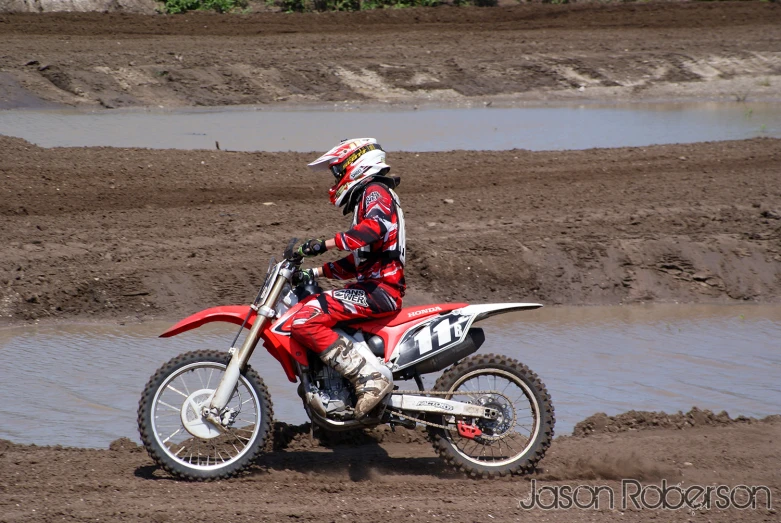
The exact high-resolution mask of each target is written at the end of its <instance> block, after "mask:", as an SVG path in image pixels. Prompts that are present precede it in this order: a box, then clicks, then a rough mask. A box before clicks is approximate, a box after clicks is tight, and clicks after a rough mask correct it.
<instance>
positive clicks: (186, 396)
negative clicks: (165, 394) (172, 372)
mask: <svg viewBox="0 0 781 523" xmlns="http://www.w3.org/2000/svg"><path fill="white" fill-rule="evenodd" d="M165 388H166V389H171V390H172V391H174V392H175V393H177V394H179V395H180V396H183V397H185V398H188V397H189V396H190V395H189V394H185V393H184V392H182V391H180V390H177V389H175V388H173V387H172V386H171V385H166V386H165Z"/></svg>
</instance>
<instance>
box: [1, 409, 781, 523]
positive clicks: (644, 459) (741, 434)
mask: <svg viewBox="0 0 781 523" xmlns="http://www.w3.org/2000/svg"><path fill="white" fill-rule="evenodd" d="M693 412H694V411H693ZM697 413H699V414H704V415H706V416H707V415H709V413H707V411H704V412H703V411H697ZM697 413H695V414H696V415H699V414H697ZM641 414H644V415H645V417H650V418H661V417H664V416H665V415H664V414H663V413H641ZM689 414H691V413H689ZM684 416H685V415H684ZM634 417H635V416H634V415H631V414H627V415H624V422H625V424H626V423H628V424H631V425H633V427H634V428H635V429H636V430H632V431H630V432H622V433H618V434H616V433H600V434H593V435H591V436H589V437H564V438H557V439H556V440H555V441H554V442H553V445H552V446H551V448H550V450H549V451H548V454H547V456H546V457H545V459H544V460H543V461H542V462H541V463H540V465H541V468H540V469H539V470H538V471H537V473H535V474H533V475H532V476H526V477H511V478H504V479H500V480H493V481H478V480H472V479H467V478H466V477H465V476H463V475H461V474H457V473H454V472H451V471H450V470H449V469H447V468H445V466H444V465H443V464H442V462H440V460H439V459H437V458H436V457H435V454H434V451H433V449H432V447H431V445H430V444H428V442H427V441H426V440H425V437H424V436H423V434H422V433H420V431H415V432H410V431H407V430H405V429H398V430H397V432H396V433H395V434H393V433H390V432H388V431H387V430H383V431H382V432H380V433H375V434H373V435H371V436H366V437H363V438H360V441H358V440H351V441H350V442H349V444H334V443H333V442H331V443H329V444H328V445H327V446H322V445H320V444H318V443H317V441H315V443H314V444H313V443H312V442H311V441H310V440H309V435H308V433H306V430H302V428H297V427H284V426H278V427H277V431H276V433H277V435H278V436H279V438H278V440H277V443H278V445H277V447H276V450H275V451H273V452H270V453H267V454H264V455H262V456H261V458H260V460H259V462H258V466H257V467H255V468H254V469H251V470H250V472H249V473H247V474H246V475H244V476H243V477H240V478H237V479H233V480H230V481H222V482H216V483H185V482H180V481H173V480H172V479H171V478H170V477H168V476H167V475H166V474H165V473H164V472H162V471H161V470H159V469H157V468H156V467H155V466H154V464H153V463H152V461H151V460H150V459H149V458H148V457H147V456H146V453H145V452H144V451H143V449H141V448H139V447H137V446H136V444H135V443H133V442H131V441H130V440H127V439H121V440H117V441H115V442H113V443H112V444H111V448H110V449H109V450H89V449H71V448H61V447H36V446H27V445H15V444H12V443H9V442H7V441H2V440H0V493H2V495H0V521H3V522H9V523H10V522H14V523H21V522H27V521H29V522H40V521H61V520H68V521H87V520H89V521H95V520H100V521H154V522H188V523H198V522H212V521H217V520H219V521H226V522H227V521H231V522H250V521H253V522H254V521H275V522H276V521H369V520H372V519H376V518H378V517H381V518H382V519H384V520H387V521H426V522H428V521H459V522H460V521H469V522H492V521H501V522H504V521H562V522H574V523H580V522H587V521H589V522H591V521H604V520H606V519H609V518H620V519H621V521H638V522H639V521H643V522H645V521H659V520H662V521H669V522H678V521H681V522H690V521H695V522H702V523H705V522H706V521H712V522H730V523H733V522H748V521H756V522H761V521H764V522H772V521H777V518H778V514H777V507H776V508H771V509H770V510H768V508H767V505H766V503H767V499H766V496H765V495H764V494H759V495H758V496H757V501H758V503H757V508H756V509H753V510H751V509H749V510H736V509H729V510H718V509H716V508H714V507H712V508H711V509H710V510H698V511H689V510H685V509H681V510H647V509H645V510H637V509H635V508H634V507H633V506H632V502H631V500H630V499H629V498H628V496H627V497H626V500H627V505H628V508H627V509H626V510H623V509H622V508H621V501H622V499H624V498H625V496H622V489H621V480H622V479H625V478H626V479H635V480H637V481H639V482H641V485H644V486H654V485H655V486H657V487H658V486H660V485H661V481H662V480H666V481H668V482H669V484H673V485H674V484H680V485H682V486H683V487H684V488H686V487H689V486H691V485H719V484H723V485H727V486H730V487H734V486H736V485H739V484H743V485H751V486H760V485H765V486H768V489H769V491H770V492H771V495H772V497H773V500H771V501H775V504H776V505H777V503H778V501H777V500H778V499H781V498H779V496H781V472H779V471H781V452H780V451H779V449H780V448H781V447H779V446H778V440H779V438H781V423H779V421H778V419H776V418H777V417H770V418H766V419H765V420H761V421H758V420H747V419H746V420H742V421H740V422H735V421H734V420H729V419H728V418H727V421H725V422H724V423H722V424H720V425H719V426H701V425H699V424H697V425H695V426H693V427H692V426H685V427H682V428H681V429H675V428H657V429H656V430H644V429H647V428H649V425H647V424H644V423H643V422H642V421H637V420H635V421H633V422H630V421H629V418H632V419H634ZM283 434H284V436H282V435H283ZM529 479H536V480H537V488H538V489H539V488H540V487H542V486H547V487H557V486H559V487H560V486H563V485H570V487H572V488H574V487H575V486H577V485H582V484H583V485H595V486H606V487H609V488H611V489H612V490H613V492H614V494H615V498H614V510H610V509H609V508H608V506H607V505H608V498H607V497H606V496H605V497H603V498H601V500H600V502H601V505H600V508H599V509H598V510H594V509H587V510H576V509H571V510H556V511H541V510H539V509H534V510H531V511H527V510H524V509H521V508H520V507H519V501H521V500H524V499H525V498H528V497H529V494H530V489H531V485H532V484H531V483H530V482H529V481H528V480H529ZM630 488H631V487H630ZM629 492H630V493H631V492H632V491H629ZM652 494H653V493H652ZM655 499H656V498H652V497H651V496H649V497H648V500H649V501H653V500H655ZM693 499H694V498H693ZM676 501H677V498H675V499H673V498H670V502H671V503H675V502H676Z"/></svg>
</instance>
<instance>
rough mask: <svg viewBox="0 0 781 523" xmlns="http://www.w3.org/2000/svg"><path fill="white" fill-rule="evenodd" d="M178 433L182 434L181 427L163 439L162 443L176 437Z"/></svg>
mask: <svg viewBox="0 0 781 523" xmlns="http://www.w3.org/2000/svg"><path fill="white" fill-rule="evenodd" d="M180 432H182V428H181V427H179V428H178V429H176V432H174V433H173V434H171V435H170V436H168V437H167V438H165V439H164V440H163V443H168V440H169V439H171V438H173V437H174V436H176V435H177V434H179V433H180Z"/></svg>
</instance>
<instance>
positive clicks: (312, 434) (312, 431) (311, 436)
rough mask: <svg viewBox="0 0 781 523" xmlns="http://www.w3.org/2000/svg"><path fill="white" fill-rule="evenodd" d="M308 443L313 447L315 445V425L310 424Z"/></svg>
mask: <svg viewBox="0 0 781 523" xmlns="http://www.w3.org/2000/svg"><path fill="white" fill-rule="evenodd" d="M309 443H310V444H311V445H312V446H314V444H315V424H314V423H311V424H310V425H309Z"/></svg>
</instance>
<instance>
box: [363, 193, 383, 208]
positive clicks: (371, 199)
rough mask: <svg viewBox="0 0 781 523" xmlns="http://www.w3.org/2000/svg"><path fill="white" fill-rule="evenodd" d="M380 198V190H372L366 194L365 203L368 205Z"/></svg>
mask: <svg viewBox="0 0 781 523" xmlns="http://www.w3.org/2000/svg"><path fill="white" fill-rule="evenodd" d="M379 199H380V193H379V191H372V192H370V193H369V194H368V195H366V200H365V202H364V203H365V204H366V205H369V204H370V203H372V202H376V201H377V200H379Z"/></svg>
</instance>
